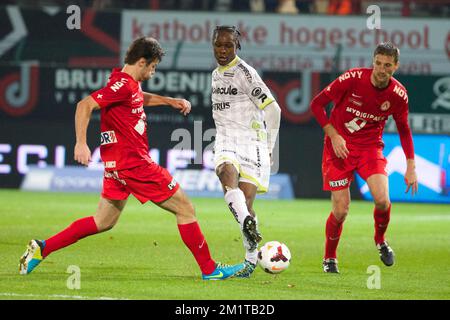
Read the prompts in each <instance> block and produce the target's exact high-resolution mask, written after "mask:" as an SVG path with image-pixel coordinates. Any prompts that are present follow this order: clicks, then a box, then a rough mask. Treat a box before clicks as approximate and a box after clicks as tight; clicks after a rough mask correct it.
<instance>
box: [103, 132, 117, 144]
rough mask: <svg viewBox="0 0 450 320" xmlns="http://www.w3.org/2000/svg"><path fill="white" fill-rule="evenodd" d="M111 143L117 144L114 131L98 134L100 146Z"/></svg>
mask: <svg viewBox="0 0 450 320" xmlns="http://www.w3.org/2000/svg"><path fill="white" fill-rule="evenodd" d="M111 143H117V136H116V133H115V132H114V131H104V132H102V133H100V144H101V145H102V146H103V145H105V144H111Z"/></svg>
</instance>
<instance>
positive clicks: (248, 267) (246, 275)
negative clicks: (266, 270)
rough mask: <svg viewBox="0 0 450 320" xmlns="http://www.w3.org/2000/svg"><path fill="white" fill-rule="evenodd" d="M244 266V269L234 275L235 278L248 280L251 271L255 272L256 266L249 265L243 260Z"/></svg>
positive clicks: (249, 263) (248, 262)
mask: <svg viewBox="0 0 450 320" xmlns="http://www.w3.org/2000/svg"><path fill="white" fill-rule="evenodd" d="M244 265H245V267H244V269H242V270H241V271H239V272H237V273H236V274H235V277H236V278H250V276H251V275H252V273H253V271H255V268H256V264H254V263H251V262H250V261H248V260H245V261H244Z"/></svg>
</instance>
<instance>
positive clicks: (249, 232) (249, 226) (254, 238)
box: [242, 215, 262, 251]
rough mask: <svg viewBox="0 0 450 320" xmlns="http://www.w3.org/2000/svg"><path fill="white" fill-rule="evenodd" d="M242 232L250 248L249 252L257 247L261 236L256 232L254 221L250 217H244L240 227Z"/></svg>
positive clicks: (256, 227)
mask: <svg viewBox="0 0 450 320" xmlns="http://www.w3.org/2000/svg"><path fill="white" fill-rule="evenodd" d="M242 232H243V233H244V236H245V238H246V239H247V241H248V243H249V245H250V248H249V249H248V250H249V251H253V250H255V249H256V248H257V247H258V243H259V242H261V240H262V236H261V234H260V233H259V231H258V226H257V225H256V220H255V218H253V217H252V216H250V215H249V216H247V217H245V220H244V223H243V225H242Z"/></svg>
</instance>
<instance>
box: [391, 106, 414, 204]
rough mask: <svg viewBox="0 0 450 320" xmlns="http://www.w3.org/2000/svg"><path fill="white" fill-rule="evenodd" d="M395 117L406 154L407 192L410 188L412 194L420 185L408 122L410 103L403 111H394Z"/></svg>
mask: <svg viewBox="0 0 450 320" xmlns="http://www.w3.org/2000/svg"><path fill="white" fill-rule="evenodd" d="M393 117H394V121H395V124H396V125H397V131H398V134H399V136H400V142H401V144H402V149H403V152H404V153H405V156H406V172H405V183H406V191H405V193H408V191H409V189H411V194H412V195H414V194H416V193H417V191H418V189H419V185H418V182H417V173H416V161H415V159H414V144H413V140H412V133H411V128H410V127H409V123H408V105H407V104H406V106H405V107H404V108H403V111H402V112H400V113H394V114H393Z"/></svg>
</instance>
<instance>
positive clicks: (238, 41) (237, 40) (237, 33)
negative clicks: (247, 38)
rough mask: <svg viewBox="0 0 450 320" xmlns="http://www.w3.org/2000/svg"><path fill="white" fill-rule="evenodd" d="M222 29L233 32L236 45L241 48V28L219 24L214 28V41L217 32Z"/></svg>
mask: <svg viewBox="0 0 450 320" xmlns="http://www.w3.org/2000/svg"><path fill="white" fill-rule="evenodd" d="M220 31H227V32H231V33H232V34H233V35H234V38H235V39H236V47H237V48H238V49H239V50H240V49H241V41H240V38H241V33H240V32H239V30H238V29H237V28H236V27H235V26H217V27H216V28H215V29H214V33H213V37H212V39H213V41H214V39H215V38H216V36H217V34H218V33H219V32H220Z"/></svg>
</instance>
